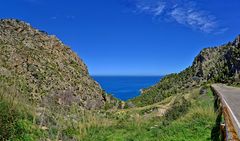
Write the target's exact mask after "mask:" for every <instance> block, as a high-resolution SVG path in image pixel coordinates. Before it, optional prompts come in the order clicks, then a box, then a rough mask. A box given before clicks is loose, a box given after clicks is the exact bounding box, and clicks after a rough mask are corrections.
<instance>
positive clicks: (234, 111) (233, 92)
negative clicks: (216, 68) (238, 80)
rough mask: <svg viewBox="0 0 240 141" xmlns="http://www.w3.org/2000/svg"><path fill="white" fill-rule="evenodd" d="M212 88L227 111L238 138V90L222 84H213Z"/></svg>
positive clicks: (239, 115) (239, 134)
mask: <svg viewBox="0 0 240 141" xmlns="http://www.w3.org/2000/svg"><path fill="white" fill-rule="evenodd" d="M212 87H213V88H214V89H215V90H216V91H217V93H218V95H219V96H220V97H221V100H222V102H223V104H224V105H225V106H226V107H227V109H228V110H229V114H230V115H231V118H232V120H233V121H232V122H233V124H234V127H235V129H236V131H237V134H238V136H240V88H236V87H230V86H226V85H223V84H214V85H212Z"/></svg>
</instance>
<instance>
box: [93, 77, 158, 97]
mask: <svg viewBox="0 0 240 141" xmlns="http://www.w3.org/2000/svg"><path fill="white" fill-rule="evenodd" d="M93 78H94V79H95V80H96V81H97V82H98V83H99V84H100V85H101V87H102V88H103V89H104V90H105V91H106V92H107V93H109V94H112V95H113V96H114V97H117V98H119V99H121V100H128V99H131V98H133V97H136V96H139V95H140V90H141V89H142V88H148V87H150V86H152V85H154V84H156V83H157V82H159V81H160V79H161V78H162V76H93Z"/></svg>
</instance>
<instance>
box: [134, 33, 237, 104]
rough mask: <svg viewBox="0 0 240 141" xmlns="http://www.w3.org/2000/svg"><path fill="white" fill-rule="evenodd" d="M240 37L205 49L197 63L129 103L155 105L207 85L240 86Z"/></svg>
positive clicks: (147, 90)
mask: <svg viewBox="0 0 240 141" xmlns="http://www.w3.org/2000/svg"><path fill="white" fill-rule="evenodd" d="M239 74H240V36H237V38H236V39H235V40H234V41H232V42H229V43H227V44H224V45H222V46H219V47H212V48H205V49H203V50H202V51H201V52H200V53H199V54H198V55H197V57H196V58H195V59H194V61H193V63H192V66H190V67H188V68H187V69H185V70H183V71H182V72H180V73H178V74H170V75H167V76H165V77H164V78H163V79H162V80H161V81H160V82H159V83H157V84H156V85H154V86H152V87H150V88H147V89H144V90H143V92H142V95H140V96H139V97H136V98H134V99H132V100H129V102H131V103H133V104H134V105H136V106H145V105H149V104H153V103H156V102H159V101H162V100H163V99H165V98H167V97H169V96H171V95H174V94H176V93H184V92H186V91H188V90H190V89H192V88H194V87H199V86H201V85H202V84H208V83H228V84H230V85H238V84H239V82H240V77H239Z"/></svg>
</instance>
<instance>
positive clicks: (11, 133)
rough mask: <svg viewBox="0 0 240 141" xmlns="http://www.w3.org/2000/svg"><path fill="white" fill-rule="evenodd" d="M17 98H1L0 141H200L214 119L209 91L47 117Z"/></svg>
mask: <svg viewBox="0 0 240 141" xmlns="http://www.w3.org/2000/svg"><path fill="white" fill-rule="evenodd" d="M16 93H17V92H14V91H13V92H11V91H10V90H9V91H8V95H6V93H4V95H3V94H2V93H1V95H0V97H1V98H0V110H1V112H0V127H1V128H0V140H13V141H15V140H16V141H18V140H19V141H20V140H21V141H33V140H79V141H158V140H161V141H181V140H184V141H201V140H210V137H211V130H212V128H213V126H214V124H215V119H216V115H215V114H214V110H213V108H214V106H213V96H212V93H211V91H210V89H208V93H207V94H203V95H200V94H199V89H194V90H192V91H189V92H188V93H186V94H177V95H175V96H171V97H169V98H167V99H165V100H164V101H162V102H159V103H155V104H153V105H148V106H145V107H135V108H129V109H124V110H108V111H105V110H103V111H86V110H79V108H78V107H77V105H76V106H72V107H71V108H70V109H69V110H68V111H67V112H68V114H67V116H66V114H64V113H65V112H66V110H65V109H64V108H60V109H59V107H58V109H57V107H55V111H56V112H52V111H49V110H46V111H45V112H44V113H45V116H44V117H41V116H37V113H38V112H37V109H38V108H37V107H34V106H31V107H30V106H29V105H27V104H26V103H28V102H26V101H24V99H22V98H20V97H19V96H17V95H15V96H13V95H14V94H16ZM46 108H47V107H46ZM51 108H53V109H54V107H51ZM159 109H160V110H161V109H165V116H157V114H156V112H158V110H159ZM40 121H44V125H42V124H41V122H40ZM43 127H44V128H46V129H44V128H43Z"/></svg>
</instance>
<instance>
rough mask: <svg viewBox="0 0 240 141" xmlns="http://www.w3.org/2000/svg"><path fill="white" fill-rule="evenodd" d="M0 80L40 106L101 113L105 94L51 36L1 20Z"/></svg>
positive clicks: (12, 21)
mask: <svg viewBox="0 0 240 141" xmlns="http://www.w3.org/2000/svg"><path fill="white" fill-rule="evenodd" d="M0 80H1V85H4V86H6V87H8V86H13V85H14V87H15V89H16V91H17V92H18V93H20V94H22V95H24V96H25V97H27V98H28V100H29V101H34V102H36V103H38V104H39V105H44V104H46V103H47V104H48V105H49V106H50V104H55V105H56V104H57V105H68V106H70V105H72V104H77V105H79V107H82V108H85V109H100V108H102V107H103V106H104V104H105V103H106V97H105V92H104V91H103V90H102V89H101V87H100V86H99V84H98V83H97V82H96V81H94V80H93V79H92V78H91V77H90V76H89V73H88V69H87V66H86V65H85V64H84V62H83V61H82V60H81V59H80V58H79V57H78V56H77V54H76V53H74V52H73V51H72V50H71V49H70V48H69V47H68V46H66V45H64V44H63V43H62V42H61V41H60V40H59V39H58V38H57V37H55V36H54V35H48V34H47V33H46V32H44V31H40V30H37V29H34V28H33V27H31V26H30V25H29V24H27V23H25V22H22V21H19V20H15V19H3V20H0Z"/></svg>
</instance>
